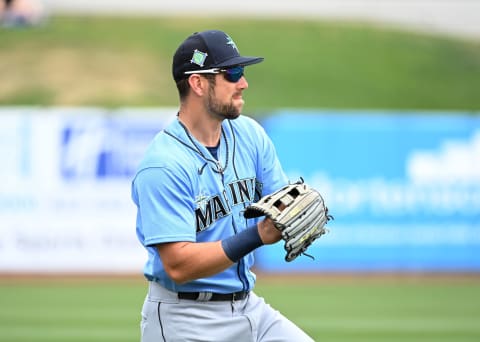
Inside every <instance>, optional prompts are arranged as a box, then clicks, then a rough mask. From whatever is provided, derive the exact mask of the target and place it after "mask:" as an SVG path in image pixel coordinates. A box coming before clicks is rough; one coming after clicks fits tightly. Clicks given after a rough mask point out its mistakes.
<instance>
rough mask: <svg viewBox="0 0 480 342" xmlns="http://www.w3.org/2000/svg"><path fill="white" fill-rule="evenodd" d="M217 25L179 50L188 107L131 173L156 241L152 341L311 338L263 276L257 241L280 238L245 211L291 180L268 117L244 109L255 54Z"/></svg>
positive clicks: (141, 216)
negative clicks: (271, 298)
mask: <svg viewBox="0 0 480 342" xmlns="http://www.w3.org/2000/svg"><path fill="white" fill-rule="evenodd" d="M261 61H263V58H261V57H244V56H241V55H240V54H239V51H238V48H237V46H236V44H235V43H234V41H233V40H232V38H231V37H230V36H228V35H227V34H226V33H224V32H222V31H217V30H209V31H203V32H199V33H194V34H193V35H191V36H189V37H188V38H187V39H186V40H185V41H184V42H183V43H182V44H181V45H180V46H179V47H178V49H177V51H176V52H175V55H174V57H173V68H172V69H173V70H172V71H173V78H174V80H175V82H176V84H177V88H178V92H179V97H180V107H179V111H178V115H177V118H176V120H174V121H173V122H172V123H171V124H170V125H169V126H167V127H166V128H165V129H164V130H163V131H161V132H160V133H158V134H157V136H156V137H155V138H154V140H153V142H152V143H151V144H150V146H149V147H148V149H147V152H146V154H145V157H144V159H143V161H142V162H141V164H140V166H139V169H138V171H137V174H136V176H135V178H134V180H133V183H132V198H133V201H134V202H135V204H136V205H137V208H138V211H137V223H136V229H137V236H138V238H139V240H140V242H141V243H142V245H143V246H144V247H145V248H146V249H147V251H148V260H147V262H146V264H145V267H144V275H145V277H146V279H147V280H148V283H149V290H148V294H147V297H146V299H145V302H144V305H143V309H142V321H141V334H142V341H143V342H153V341H208V342H212V341H235V342H242V341H295V342H302V341H312V339H311V338H310V337H308V336H307V335H306V334H305V333H304V332H303V331H302V330H301V329H299V328H298V327H297V326H296V325H295V324H293V323H292V322H291V321H289V320H288V319H287V318H285V317H284V316H283V315H281V314H280V313H279V312H278V311H276V310H274V309H272V308H271V307H270V306H269V305H268V304H266V303H265V301H264V300H263V298H260V297H258V296H257V295H256V294H255V293H254V292H253V288H254V285H255V279H256V277H255V274H254V273H252V271H251V267H252V265H253V262H254V255H253V253H252V252H253V251H254V250H255V249H256V248H258V247H260V246H262V245H265V244H273V243H276V242H278V241H279V240H280V239H281V234H280V232H279V231H278V230H277V229H276V228H275V227H274V225H273V223H272V221H271V220H269V219H264V220H259V219H249V220H247V219H245V218H244V217H243V215H242V212H243V211H244V210H245V208H246V207H247V206H248V205H250V204H251V203H253V202H255V201H257V200H258V199H259V198H260V197H261V196H263V195H265V194H269V193H272V192H274V191H276V190H278V189H280V188H281V187H283V186H285V185H286V184H287V183H288V179H287V177H286V176H285V173H284V172H283V170H282V168H281V165H280V163H279V160H278V158H277V155H276V152H275V149H274V146H273V144H272V142H271V140H270V139H269V138H268V136H267V135H266V133H265V131H264V130H263V128H262V127H261V126H260V125H259V124H258V123H257V122H256V121H254V120H253V119H251V118H248V117H246V116H243V115H241V112H242V108H243V104H244V100H243V91H244V90H245V89H247V88H248V83H247V80H246V78H245V76H244V68H245V67H246V66H249V65H252V64H256V63H260V62H261Z"/></svg>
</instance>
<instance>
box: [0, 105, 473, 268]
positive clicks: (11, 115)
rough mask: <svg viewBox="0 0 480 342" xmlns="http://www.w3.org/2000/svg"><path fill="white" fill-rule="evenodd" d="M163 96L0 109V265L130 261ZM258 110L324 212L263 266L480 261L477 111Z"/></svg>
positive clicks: (167, 113)
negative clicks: (148, 105)
mask: <svg viewBox="0 0 480 342" xmlns="http://www.w3.org/2000/svg"><path fill="white" fill-rule="evenodd" d="M175 114H176V109H169V108H166V109H162V108H152V109H128V108H125V109H119V110H115V111H109V110H106V109H100V108H19V107H12V108H8V107H7V108H2V109H0V177H1V179H2V182H1V183H0V272H70V273H75V272H98V273H111V272H135V273H139V272H141V269H142V267H143V264H144V262H145V260H146V252H145V251H144V250H143V248H142V247H141V245H140V244H139V242H138V241H137V237H136V235H135V214H136V209H135V206H134V204H133V202H132V201H131V199H130V184H131V179H132V176H133V174H134V171H135V169H136V167H137V164H138V162H139V160H140V158H141V157H142V155H143V153H144V151H145V149H146V147H147V145H148V143H149V142H150V141H151V139H152V138H153V136H154V135H155V134H156V133H157V132H158V131H160V130H161V129H162V128H163V127H164V126H165V125H166V124H167V123H168V122H170V121H171V120H173V119H174V118H175ZM273 114H274V115H271V116H269V117H266V118H264V119H263V120H262V122H261V123H262V125H263V126H264V127H265V129H266V131H267V133H268V134H269V135H270V136H271V138H272V140H273V142H274V144H275V146H276V149H277V152H278V154H279V157H280V159H281V161H282V164H283V166H284V168H285V170H286V172H287V174H288V176H289V178H290V180H292V181H295V180H297V179H298V177H303V178H304V179H305V181H306V182H307V183H309V184H311V185H312V186H314V187H315V188H317V189H318V190H320V192H321V193H322V194H323V195H324V197H325V201H326V203H327V205H328V207H329V209H330V212H331V214H332V215H333V216H334V217H335V220H334V221H332V222H330V223H329V224H328V226H327V227H328V228H329V230H330V232H329V233H328V234H327V235H325V236H323V237H322V238H321V239H319V240H317V241H316V242H315V243H314V244H313V245H312V246H311V248H310V249H309V251H308V252H309V254H311V256H312V257H314V258H315V260H312V259H311V258H309V257H307V256H300V257H298V258H297V259H295V260H294V261H293V262H290V263H287V262H284V261H283V257H284V250H283V246H282V244H281V243H279V244H276V245H275V246H264V247H262V248H260V249H259V250H257V252H256V255H257V264H256V265H257V267H258V269H260V270H263V271H272V272H277V271H288V272H290V271H292V272H315V271H334V272H341V271H359V272H363V271H389V272H391V271H439V272H478V271H480V253H479V251H480V116H479V115H469V114H467V113H418V112H416V113H413V112H412V113H410V112H398V113H393V112H381V113H380V112H358V111H356V112H333V111H332V112H328V111H293V110H292V111H290V110H285V111H280V112H276V113H273Z"/></svg>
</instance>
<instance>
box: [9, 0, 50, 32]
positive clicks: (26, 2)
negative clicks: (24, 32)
mask: <svg viewBox="0 0 480 342" xmlns="http://www.w3.org/2000/svg"><path fill="white" fill-rule="evenodd" d="M43 18H44V11H43V8H42V6H41V5H40V3H39V2H38V1H36V0H0V24H1V25H2V26H3V27H22V26H33V25H37V24H39V23H41V22H42V20H43Z"/></svg>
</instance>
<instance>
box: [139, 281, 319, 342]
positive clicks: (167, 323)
mask: <svg viewBox="0 0 480 342" xmlns="http://www.w3.org/2000/svg"><path fill="white" fill-rule="evenodd" d="M141 337H142V342H160V341H168V342H174V341H181V342H186V341H188V342H194V341H195V342H196V341H198V342H200V341H204V342H216V341H218V342H287V341H288V342H312V341H313V339H312V338H310V337H309V336H308V335H307V334H306V333H305V332H303V331H302V330H301V329H300V328H298V327H297V326H296V325H295V324H293V323H292V322H291V321H289V320H288V319H287V318H286V317H284V316H283V315H282V314H280V313H279V312H278V311H276V310H274V309H273V308H272V307H271V306H270V305H268V304H267V303H265V301H264V300H263V298H261V297H258V296H257V295H256V294H255V293H253V292H250V294H249V295H248V297H247V298H245V299H243V300H238V301H218V302H215V301H210V302H204V301H197V300H189V299H178V296H177V294H176V293H174V292H171V291H169V290H167V289H165V288H163V287H162V286H160V285H159V284H158V283H156V282H149V289H148V294H147V297H146V298H145V302H144V305H143V308H142V320H141Z"/></svg>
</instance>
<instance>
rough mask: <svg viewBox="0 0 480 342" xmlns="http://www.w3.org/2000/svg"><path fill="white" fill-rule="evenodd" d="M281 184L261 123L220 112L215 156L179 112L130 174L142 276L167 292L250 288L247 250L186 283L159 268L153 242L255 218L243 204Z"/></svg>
mask: <svg viewBox="0 0 480 342" xmlns="http://www.w3.org/2000/svg"><path fill="white" fill-rule="evenodd" d="M286 184H287V177H286V176H285V173H284V172H283V170H282V168H281V166H280V162H279V160H278V158H277V155H276V152H275V148H274V146H273V144H272V142H271V140H270V138H269V137H268V136H267V134H266V133H265V131H264V129H263V128H262V127H261V126H260V125H259V124H258V123H257V122H256V121H254V120H253V119H251V118H248V117H245V116H240V117H239V118H237V119H235V120H224V121H223V123H222V134H221V137H220V145H219V148H218V161H217V160H216V159H215V158H214V157H212V155H211V154H210V152H209V151H208V149H207V148H206V147H204V146H203V145H202V144H201V143H200V142H198V141H197V140H196V139H195V138H194V137H193V136H191V135H190V134H189V133H188V132H187V130H186V128H185V127H184V126H183V125H182V124H181V123H180V121H179V120H175V121H174V122H172V123H171V124H170V125H169V126H168V127H167V128H166V129H165V130H163V131H162V132H160V133H158V134H157V136H156V137H155V139H154V140H153V141H152V143H151V144H150V146H149V147H148V149H147V151H146V154H145V157H144V159H143V161H142V162H141V164H140V167H139V169H138V172H137V174H136V176H135V178H134V180H133V182H132V198H133V201H134V202H135V204H136V205H137V208H138V212H137V223H136V224H137V228H136V229H137V236H138V238H139V240H140V242H141V243H142V244H143V245H144V246H145V247H146V249H147V251H148V261H147V263H146V265H145V268H144V274H145V276H146V278H147V279H149V280H153V281H156V282H158V283H160V284H161V285H162V286H163V287H165V288H166V289H168V290H171V291H174V292H203V291H205V292H219V293H231V292H237V291H243V290H251V289H252V288H253V286H254V283H255V275H254V274H253V273H252V272H251V271H250V268H251V267H252V265H253V262H254V257H253V253H250V254H248V255H246V256H245V257H243V258H242V259H241V260H240V261H239V262H237V263H235V264H234V265H232V266H231V267H230V268H228V269H226V270H225V271H223V272H221V273H218V274H216V275H214V276H211V277H208V278H201V279H197V280H194V281H191V282H188V283H185V284H181V285H180V284H177V283H175V282H174V281H172V280H171V279H170V278H169V277H168V275H167V273H166V272H165V270H164V268H163V265H162V262H161V260H160V257H159V254H158V251H157V250H156V248H155V245H156V244H161V243H165V242H175V241H190V242H208V241H218V240H223V239H225V238H227V237H229V236H231V235H233V234H236V233H238V232H240V231H242V230H244V229H246V228H247V227H248V226H251V225H252V224H254V223H255V221H254V220H246V219H245V218H244V217H243V214H242V211H243V210H244V209H245V207H246V206H248V205H249V204H250V203H252V202H255V201H256V200H258V199H259V198H260V197H261V196H262V195H264V194H268V193H271V192H274V191H276V190H278V189H279V188H281V187H282V186H284V185H286Z"/></svg>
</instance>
